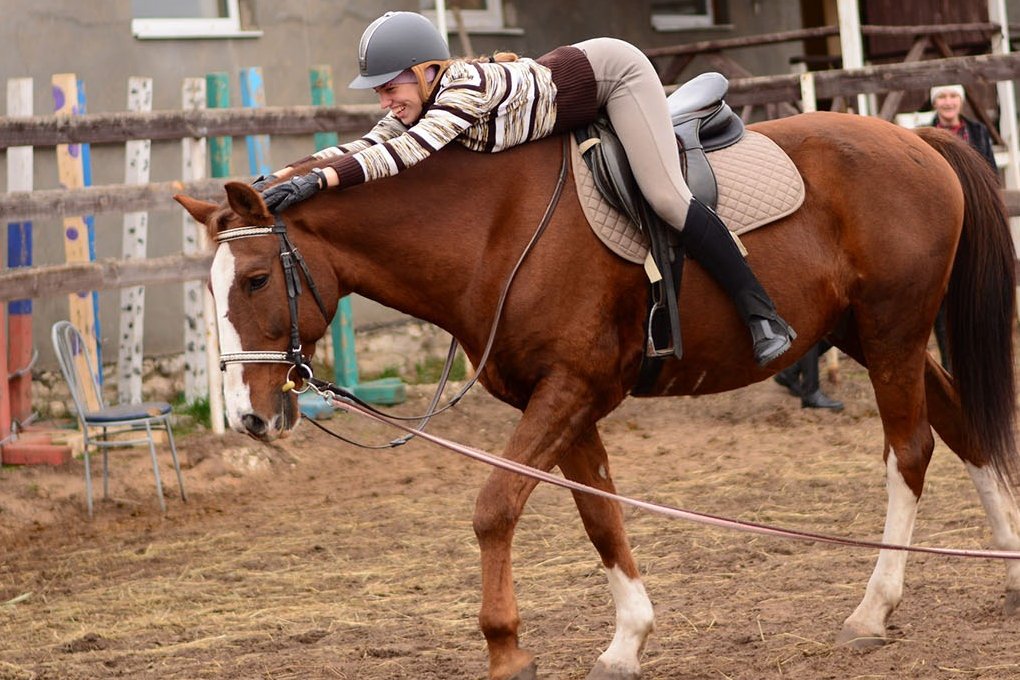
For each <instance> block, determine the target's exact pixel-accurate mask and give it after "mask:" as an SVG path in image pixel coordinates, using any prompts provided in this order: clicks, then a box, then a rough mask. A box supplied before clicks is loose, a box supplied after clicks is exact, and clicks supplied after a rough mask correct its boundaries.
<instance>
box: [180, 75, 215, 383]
mask: <svg viewBox="0 0 1020 680" xmlns="http://www.w3.org/2000/svg"><path fill="white" fill-rule="evenodd" d="M181 107H182V108H183V109H184V110H185V111H188V110H195V109H204V108H205V78H185V79H184V82H183V84H182V86H181ZM205 164H206V140H205V137H185V138H184V139H182V140H181V178H182V179H183V180H184V181H190V180H195V179H201V178H202V177H205ZM181 215H182V220H183V221H182V224H181V226H182V232H183V235H184V236H183V238H184V243H183V251H184V254H185V255H192V254H195V253H197V252H199V251H200V250H201V248H202V244H201V242H200V241H199V228H198V225H197V224H196V223H195V220H193V219H192V218H191V215H189V214H188V213H187V211H181ZM203 290H205V286H204V285H203V282H202V281H185V283H184V398H185V400H186V401H187V402H188V403H192V402H194V401H196V400H197V399H200V398H202V397H206V396H208V388H209V384H208V375H207V371H206V348H205V320H204V316H205V315H204V313H203V301H202V294H203Z"/></svg>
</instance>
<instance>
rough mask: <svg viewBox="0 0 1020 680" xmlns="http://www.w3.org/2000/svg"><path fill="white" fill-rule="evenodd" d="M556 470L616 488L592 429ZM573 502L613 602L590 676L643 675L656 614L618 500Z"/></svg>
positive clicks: (627, 678)
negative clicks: (604, 645) (609, 636)
mask: <svg viewBox="0 0 1020 680" xmlns="http://www.w3.org/2000/svg"><path fill="white" fill-rule="evenodd" d="M560 469H561V470H562V471H563V475H564V476H565V477H566V478H567V479H571V480H573V481H575V482H579V483H581V484H585V485H587V486H592V487H595V488H597V489H601V490H603V491H608V492H610V493H615V492H616V488H615V486H614V485H613V479H612V476H611V475H610V473H609V459H608V456H607V455H606V449H605V446H603V444H602V439H601V438H600V437H599V433H598V430H596V429H595V427H592V428H591V429H590V430H588V432H586V433H585V434H584V435H582V436H581V437H579V438H578V441H577V443H576V444H575V446H574V447H573V448H572V449H571V450H570V452H569V453H567V454H566V455H565V456H564V457H563V460H561V461H560ZM574 502H575V503H576V504H577V511H578V512H579V513H580V515H581V520H582V521H583V522H584V529H585V531H586V532H588V538H589V539H590V540H591V542H592V545H594V546H595V549H596V550H598V553H599V555H600V556H601V557H602V564H603V565H604V566H605V568H606V576H607V578H608V579H609V589H610V592H611V593H612V595H613V602H614V604H615V605H616V632H615V633H614V635H613V641H612V643H610V645H609V647H608V649H606V651H605V652H603V653H602V655H601V656H599V658H598V661H597V662H596V663H595V667H594V668H593V669H592V670H591V673H589V674H588V680H635V679H636V678H638V677H640V675H641V652H642V650H643V649H644V646H645V641H646V640H647V639H648V635H649V633H651V632H652V629H653V628H654V627H655V617H654V613H653V611H652V603H651V601H650V600H649V599H648V595H647V594H646V593H645V587H644V584H643V583H642V582H641V575H640V574H639V573H638V569H637V565H636V564H635V562H634V556H633V555H632V553H631V550H630V543H629V542H628V541H627V534H626V532H625V530H624V528H623V513H622V512H621V511H620V504H619V503H617V502H616V501H611V500H609V499H606V498H602V497H600V496H593V495H592V494H586V493H580V492H574Z"/></svg>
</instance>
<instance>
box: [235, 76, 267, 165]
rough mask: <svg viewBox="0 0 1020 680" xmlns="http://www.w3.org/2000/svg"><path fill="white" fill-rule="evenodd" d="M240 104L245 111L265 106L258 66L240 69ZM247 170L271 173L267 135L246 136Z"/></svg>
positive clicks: (263, 82) (262, 83)
mask: <svg viewBox="0 0 1020 680" xmlns="http://www.w3.org/2000/svg"><path fill="white" fill-rule="evenodd" d="M241 104H242V106H244V108H246V109H261V108H264V107H265V105H266V86H265V81H264V80H263V79H262V69H261V68H259V67H258V66H252V67H249V68H243V69H241ZM244 139H245V143H246V144H247V145H248V170H249V172H251V174H252V175H268V174H269V173H271V172H272V171H273V168H272V164H271V163H270V161H269V135H248V136H247V137H245V138H244Z"/></svg>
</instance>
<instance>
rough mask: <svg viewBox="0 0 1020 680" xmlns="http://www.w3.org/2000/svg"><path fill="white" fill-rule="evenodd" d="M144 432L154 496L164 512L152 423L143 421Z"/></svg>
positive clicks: (161, 483)
mask: <svg viewBox="0 0 1020 680" xmlns="http://www.w3.org/2000/svg"><path fill="white" fill-rule="evenodd" d="M145 433H146V434H147V435H149V455H150V456H152V474H153V475H154V476H155V477H156V496H157V498H159V509H160V510H161V511H162V512H163V514H164V515H165V514H166V502H165V501H164V500H163V482H162V480H161V479H160V478H159V463H158V462H157V461H156V442H155V441H154V440H153V438H152V424H151V423H150V422H149V421H145Z"/></svg>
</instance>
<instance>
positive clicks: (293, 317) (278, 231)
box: [216, 215, 333, 384]
mask: <svg viewBox="0 0 1020 680" xmlns="http://www.w3.org/2000/svg"><path fill="white" fill-rule="evenodd" d="M274 217H275V224H274V225H273V226H271V227H238V228H235V229H225V230H223V231H221V232H220V233H218V234H217V235H216V243H218V244H219V243H229V242H230V241H238V240H240V239H246V238H255V237H260V236H273V235H276V236H277V237H278V238H279V240H280V264H281V265H282V266H283V280H284V282H285V284H286V287H287V308H288V311H289V312H290V347H289V349H287V351H286V352H279V351H267V350H241V351H239V352H227V353H224V354H221V355H220V370H221V371H225V370H227V366H228V365H229V364H288V365H290V367H291V368H290V370H289V371H287V382H288V383H290V384H292V381H291V379H290V378H291V374H292V372H293V371H294V370H295V369H296V370H297V376H298V377H299V378H301V379H302V380H305V381H307V380H309V379H311V378H312V365H311V362H309V361H308V359H307V358H305V355H304V354H303V353H302V352H301V334H300V331H299V330H298V296H300V295H301V275H304V277H305V281H307V282H308V290H310V291H311V293H312V297H313V298H315V303H316V304H317V305H318V307H319V311H320V312H322V318H323V319H325V321H326V325H327V326H328V325H329V322H330V319H331V318H332V317H333V315H332V314H330V313H329V312H328V311H327V310H326V305H325V304H324V303H323V302H322V296H320V295H319V290H318V288H316V286H315V280H314V279H312V272H311V271H310V270H309V269H308V265H307V264H306V263H305V259H304V258H303V257H301V253H300V252H298V249H297V247H296V246H295V245H294V243H293V242H292V241H291V240H290V237H289V236H288V235H287V226H286V225H285V224H284V223H283V220H282V219H281V218H280V216H279V215H274ZM299 270H300V271H299Z"/></svg>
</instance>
